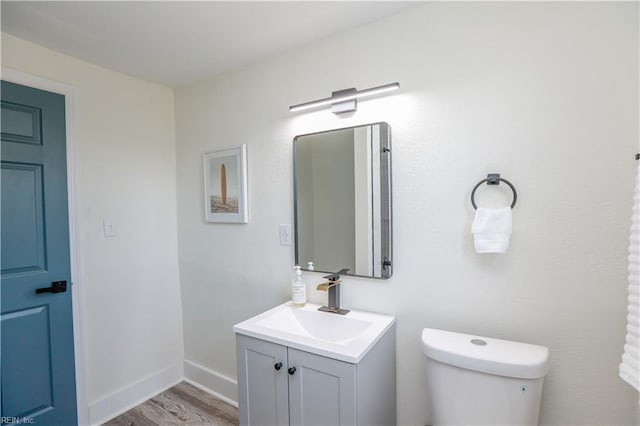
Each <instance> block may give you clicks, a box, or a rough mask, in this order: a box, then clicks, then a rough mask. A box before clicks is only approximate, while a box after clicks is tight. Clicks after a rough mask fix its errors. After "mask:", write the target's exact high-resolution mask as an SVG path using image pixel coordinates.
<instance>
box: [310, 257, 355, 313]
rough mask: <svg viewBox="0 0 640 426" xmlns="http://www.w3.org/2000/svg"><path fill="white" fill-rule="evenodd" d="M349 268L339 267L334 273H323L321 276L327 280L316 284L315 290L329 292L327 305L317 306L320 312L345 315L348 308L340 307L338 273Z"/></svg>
mask: <svg viewBox="0 0 640 426" xmlns="http://www.w3.org/2000/svg"><path fill="white" fill-rule="evenodd" d="M348 270H349V269H346V268H345V269H341V270H339V271H338V272H336V273H335V274H329V275H325V276H324V277H322V278H326V279H327V280H328V281H327V282H325V283H322V284H318V287H316V290H320V291H328V292H329V303H328V304H327V306H321V307H319V308H318V310H319V311H322V312H331V313H333V314H340V315H345V314H346V313H348V312H349V310H348V309H341V308H340V283H341V282H342V281H340V274H345V273H346V272H347V271H348Z"/></svg>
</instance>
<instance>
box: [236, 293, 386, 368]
mask: <svg viewBox="0 0 640 426" xmlns="http://www.w3.org/2000/svg"><path fill="white" fill-rule="evenodd" d="M319 307H320V305H316V304H313V303H307V304H306V305H305V306H304V307H295V306H293V305H292V303H291V301H289V302H286V303H283V304H282V305H279V306H276V307H275V308H273V309H270V310H268V311H266V312H263V313H261V314H258V315H256V316H254V317H252V318H249V319H248V320H246V321H242V322H240V323H238V324H236V325H234V326H233V331H234V332H235V333H238V334H243V335H245V336H250V337H255V338H258V339H262V340H267V341H269V342H273V343H278V344H282V345H286V346H288V347H291V348H295V349H300V350H302V351H306V352H311V353H315V354H318V355H322V356H327V357H330V358H334V359H337V360H340V361H345V362H349V363H353V364H356V363H358V362H360V360H362V358H364V356H365V355H366V354H367V352H368V351H369V350H370V349H371V348H372V347H373V346H374V345H375V343H376V342H377V341H378V340H379V339H380V338H381V337H382V336H383V335H384V334H385V333H386V332H387V330H389V329H390V328H391V327H392V326H393V325H394V324H395V321H396V318H395V317H394V316H391V315H384V314H377V313H372V312H364V311H357V310H352V311H350V312H349V313H347V314H346V315H338V314H334V313H327V312H321V311H318V308H319Z"/></svg>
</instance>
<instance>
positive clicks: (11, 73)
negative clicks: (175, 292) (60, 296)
mask: <svg viewBox="0 0 640 426" xmlns="http://www.w3.org/2000/svg"><path fill="white" fill-rule="evenodd" d="M2 80H5V81H9V82H11V83H16V84H21V85H23V86H29V87H33V88H35V89H41V90H46V91H49V92H54V93H58V94H61V95H64V103H65V128H66V139H67V141H66V142H67V143H66V152H67V194H68V195H67V202H68V204H67V206H68V208H67V211H68V215H69V251H70V253H69V255H70V260H71V265H70V266H71V282H72V283H73V285H72V286H71V300H72V303H73V312H72V314H73V345H74V352H75V373H76V403H77V412H78V424H80V425H88V424H89V404H88V401H87V395H86V389H87V388H86V374H85V372H86V363H85V360H86V358H87V357H86V344H85V342H86V340H85V338H84V336H85V333H84V327H83V325H84V323H85V322H84V321H83V320H84V315H83V311H82V306H81V301H82V298H81V297H80V292H81V289H82V284H81V282H80V277H81V275H80V255H79V250H78V242H79V233H78V204H77V201H76V200H77V185H76V177H75V176H76V171H77V169H78V168H77V164H76V127H75V116H76V114H75V110H76V96H75V89H74V87H73V86H71V85H68V84H64V83H60V82H57V81H53V80H48V79H46V78H42V77H38V76H35V75H33V74H28V73H25V72H22V71H17V70H14V69H11V68H7V67H2Z"/></svg>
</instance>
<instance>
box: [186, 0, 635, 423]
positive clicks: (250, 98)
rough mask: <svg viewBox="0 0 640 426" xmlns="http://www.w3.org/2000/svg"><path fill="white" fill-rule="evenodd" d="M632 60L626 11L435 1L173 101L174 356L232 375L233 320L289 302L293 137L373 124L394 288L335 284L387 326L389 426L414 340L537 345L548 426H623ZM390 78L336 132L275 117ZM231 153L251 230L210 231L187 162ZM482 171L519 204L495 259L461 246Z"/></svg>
mask: <svg viewBox="0 0 640 426" xmlns="http://www.w3.org/2000/svg"><path fill="white" fill-rule="evenodd" d="M638 47H639V46H638V4H637V3H586V2H580V3H578V2H569V3H537V2H533V3H483V2H478V3H457V2H454V3H442V2H435V3H429V4H425V5H423V6H421V7H419V8H418V9H415V10H410V11H409V12H407V13H404V14H401V15H397V16H395V17H392V18H390V19H387V20H385V21H381V22H379V23H375V24H372V25H368V26H364V27H361V28H359V29H356V30H354V31H351V32H349V33H346V34H343V35H339V36H334V37H331V38H328V39H325V40H323V41H321V42H318V43H315V44H313V45H310V46H307V47H305V48H303V49H298V50H294V51H290V52H288V53H286V54H283V55H281V56H279V57H275V58H271V59H270V60H268V61H265V62H261V63H258V64H255V65H253V66H249V67H245V68H243V69H240V70H236V71H234V72H233V73H229V74H227V75H223V76H220V77H218V78H213V79H210V80H208V81H205V82H202V83H200V84H197V85H194V86H191V87H187V88H184V89H181V90H178V91H177V92H176V141H177V159H178V160H177V161H178V170H177V178H178V181H177V182H178V231H179V248H180V251H179V253H180V273H181V282H182V291H183V293H182V294H183V311H184V327H185V329H184V335H185V356H186V359H187V360H190V361H192V362H195V363H197V364H199V365H201V366H204V367H206V368H208V369H210V370H212V371H213V372H215V373H217V374H219V375H222V376H226V377H231V378H233V377H235V374H236V369H235V368H236V367H235V357H234V336H233V333H232V331H231V327H232V325H233V324H234V323H236V322H238V321H240V320H243V319H246V318H247V317H249V316H251V315H254V314H256V313H258V312H260V311H262V310H265V309H267V308H270V307H272V306H274V305H275V304H278V303H280V302H283V301H285V300H286V299H287V298H288V297H289V286H290V284H289V278H290V268H291V264H292V262H293V249H292V248H291V247H281V246H279V244H278V224H280V223H290V222H292V220H293V219H292V196H293V194H292V142H291V141H292V139H293V137H294V136H295V135H297V134H304V133H310V132H316V131H320V130H326V129H334V128H341V127H345V126H352V125H360V124H365V123H370V122H377V121H386V122H388V123H389V124H390V125H391V127H392V134H393V145H392V146H393V207H394V211H393V213H394V253H395V262H394V275H393V277H392V278H391V279H389V280H386V281H379V280H368V279H345V282H344V285H343V286H342V292H343V302H344V305H345V306H346V307H349V308H359V309H367V310H373V311H381V312H387V313H391V314H395V315H397V317H398V323H397V327H398V346H397V350H398V369H397V371H398V421H399V423H400V424H403V425H407V424H411V425H424V424H425V423H426V422H427V421H428V420H429V416H428V413H427V410H426V401H425V392H426V387H425V377H424V374H423V371H424V368H423V367H424V365H423V355H422V353H421V348H420V340H419V336H420V331H421V329H422V328H423V327H427V326H428V327H438V328H444V329H451V330H457V331H461V332H468V333H474V334H480V335H487V336H496V337H500V338H506V339H512V340H520V341H525V342H532V343H537V344H541V345H546V346H548V347H549V348H550V350H551V372H550V373H549V375H548V378H547V381H546V385H545V390H544V397H543V407H542V417H541V421H542V423H544V424H558V425H560V424H562V425H568V424H635V423H637V421H638V419H637V417H636V416H637V412H636V411H637V408H636V406H637V403H638V395H637V393H635V392H634V391H632V390H631V388H630V387H629V386H627V385H626V384H624V383H623V382H622V381H621V380H620V379H619V378H618V377H617V368H618V363H619V360H620V355H621V351H622V345H623V339H624V326H625V315H626V312H625V301H626V256H627V254H626V248H627V245H628V243H627V239H628V226H629V223H630V221H629V215H630V209H631V196H632V184H633V174H634V170H635V167H636V163H635V161H634V160H633V155H634V154H635V152H637V151H638V71H639V70H638ZM393 81H399V82H400V84H401V87H402V88H401V90H400V92H399V93H397V94H394V95H392V96H388V97H382V98H378V99H375V100H368V101H363V102H361V103H360V104H359V110H358V112H357V113H356V114H354V115H352V116H347V117H345V118H341V117H336V116H334V115H333V114H331V113H330V112H329V111H328V110H322V111H318V112H311V113H302V114H290V113H289V112H288V109H287V107H288V106H289V105H292V104H296V103H300V102H305V101H309V100H312V99H317V98H323V97H326V96H328V94H329V93H330V92H331V91H333V90H338V89H343V88H346V87H357V88H367V87H371V86H376V85H379V84H384V83H389V82H393ZM241 143H246V144H247V145H248V158H249V166H248V167H249V170H248V175H249V199H250V222H249V224H246V225H225V224H206V223H205V222H204V220H203V217H202V216H203V215H202V205H201V203H202V166H201V164H202V154H203V153H204V152H205V151H207V150H210V149H214V148H218V147H224V146H233V145H238V144H241ZM488 172H500V173H502V174H503V176H504V177H506V178H507V179H510V180H511V181H512V182H513V183H514V184H515V186H516V187H517V189H518V191H519V195H520V197H519V201H518V205H517V206H516V208H515V210H514V234H513V237H512V241H511V248H510V250H509V252H508V254H506V255H477V254H476V253H475V252H474V250H473V243H472V239H471V235H470V233H469V228H470V223H471V220H472V217H473V209H472V207H471V205H470V202H469V195H470V192H471V189H472V188H473V186H474V185H475V184H476V183H477V182H478V181H479V180H481V179H483V178H484V177H486V174H487V173H488ZM503 194H504V196H502V195H503ZM510 201H511V200H510V193H509V192H508V191H506V189H505V188H503V187H501V188H492V189H487V188H483V189H482V190H479V192H478V202H479V203H480V204H482V205H491V204H492V203H498V202H501V203H507V202H510ZM305 276H306V277H307V279H309V281H313V282H318V281H320V277H319V274H316V275H310V274H305ZM311 296H312V298H313V299H314V300H315V301H323V300H324V297H326V295H325V294H317V293H316V292H312V294H311ZM218 378H220V377H218ZM224 380H226V381H227V382H229V380H227V379H224ZM224 380H222V381H224ZM226 384H227V385H229V383H226ZM226 392H228V395H229V396H230V397H234V395H233V387H232V386H228V387H227V388H226ZM222 393H224V391H222Z"/></svg>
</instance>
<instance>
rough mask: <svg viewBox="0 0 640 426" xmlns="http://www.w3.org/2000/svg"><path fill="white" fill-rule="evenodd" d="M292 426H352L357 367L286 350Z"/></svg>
mask: <svg viewBox="0 0 640 426" xmlns="http://www.w3.org/2000/svg"><path fill="white" fill-rule="evenodd" d="M291 367H294V368H295V369H296V370H295V373H294V374H292V375H289V415H290V417H291V424H292V425H296V426H297V425H318V426H333V425H355V424H356V366H355V365H354V364H349V363H347V362H342V361H337V360H334V359H330V358H325V357H323V356H319V355H314V354H310V353H308V352H303V351H299V350H296V349H291V348H289V368H291Z"/></svg>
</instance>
